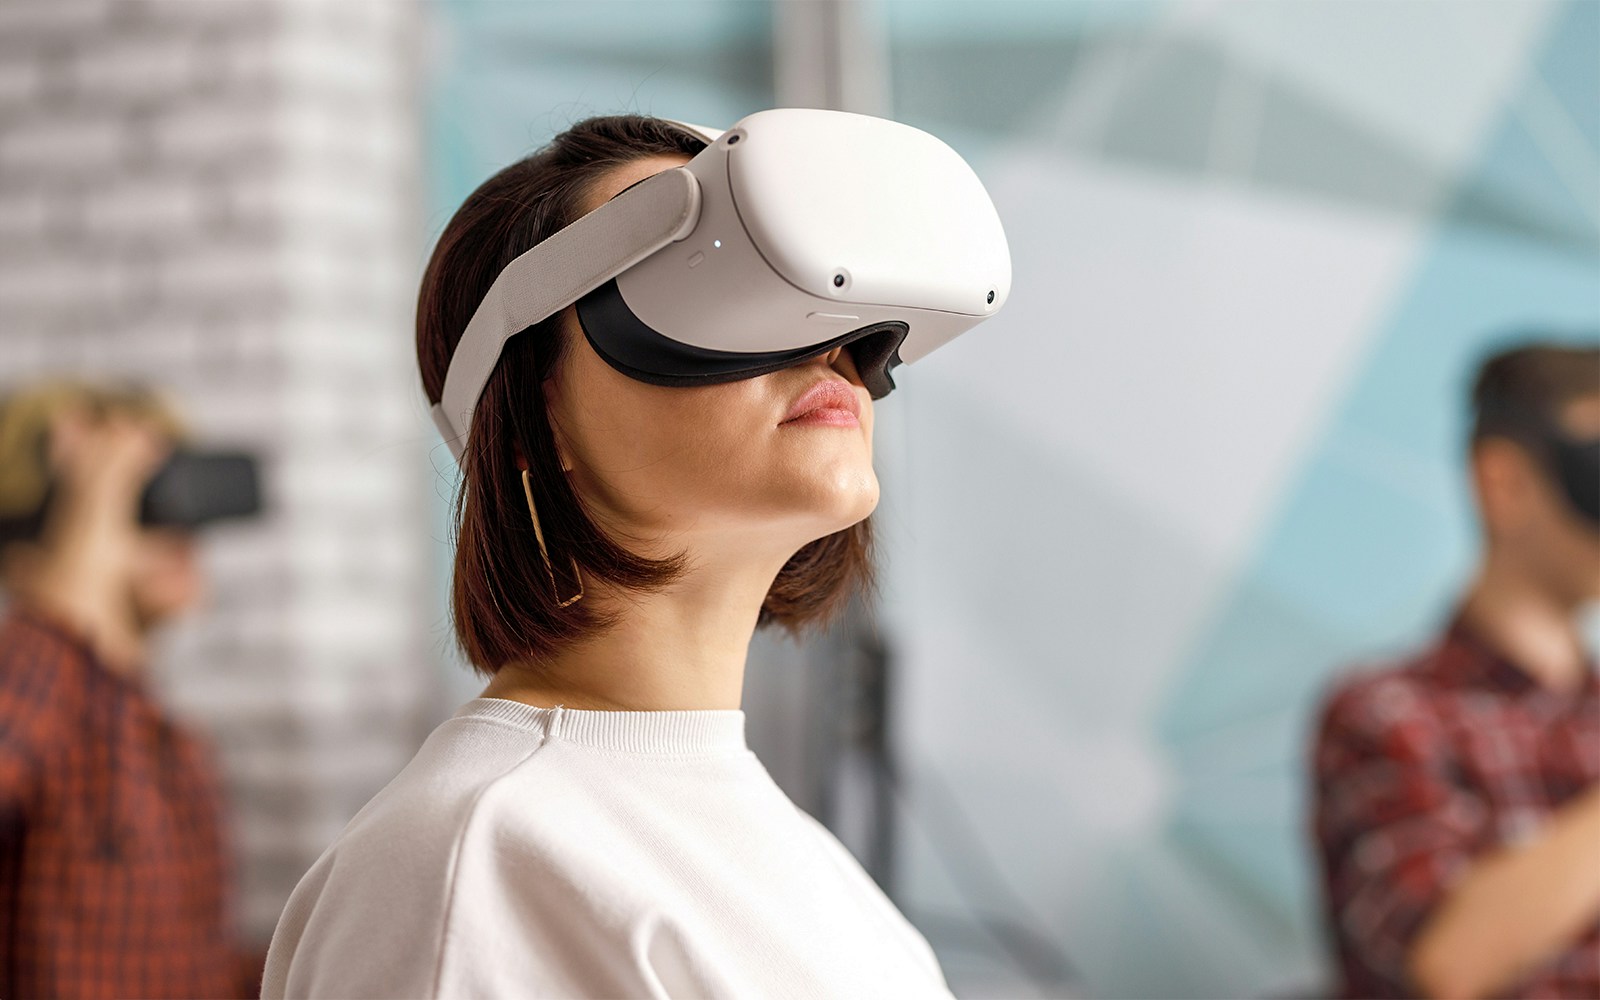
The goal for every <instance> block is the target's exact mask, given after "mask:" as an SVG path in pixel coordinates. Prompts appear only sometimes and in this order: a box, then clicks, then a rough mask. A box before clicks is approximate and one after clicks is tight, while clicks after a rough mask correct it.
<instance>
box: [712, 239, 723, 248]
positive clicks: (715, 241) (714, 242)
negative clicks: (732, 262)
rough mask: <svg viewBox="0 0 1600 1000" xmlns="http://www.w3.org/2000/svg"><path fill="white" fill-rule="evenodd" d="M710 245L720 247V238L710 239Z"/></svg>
mask: <svg viewBox="0 0 1600 1000" xmlns="http://www.w3.org/2000/svg"><path fill="white" fill-rule="evenodd" d="M711 245H712V246H714V247H720V246H722V241H721V240H712V241H711Z"/></svg>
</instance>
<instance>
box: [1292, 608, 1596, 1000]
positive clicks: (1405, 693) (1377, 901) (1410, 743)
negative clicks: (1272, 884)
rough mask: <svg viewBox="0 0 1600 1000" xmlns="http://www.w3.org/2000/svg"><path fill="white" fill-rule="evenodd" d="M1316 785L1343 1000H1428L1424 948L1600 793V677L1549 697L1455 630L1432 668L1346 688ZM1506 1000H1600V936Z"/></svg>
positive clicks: (1375, 675) (1557, 959)
mask: <svg viewBox="0 0 1600 1000" xmlns="http://www.w3.org/2000/svg"><path fill="white" fill-rule="evenodd" d="M1314 770H1315V776H1316V804H1315V819H1314V827H1315V833H1316V839H1317V846H1318V848H1319V852H1320V860H1321V865H1322V877H1323V888H1324V900H1325V903H1326V905H1327V912H1328V924H1329V930H1330V931H1331V932H1332V935H1333V939H1334V941H1335V943H1336V945H1337V950H1338V958H1339V964H1340V967H1341V971H1342V972H1343V975H1344V989H1345V995H1346V996H1350V997H1412V996H1416V995H1417V990H1416V987H1414V986H1413V985H1412V984H1411V983H1410V980H1409V978H1408V976H1407V974H1406V971H1405V970H1406V956H1407V953H1408V952H1409V950H1410V947H1411V943H1412V941H1413V940H1414V939H1415V937H1416V935H1417V932H1418V930H1419V929H1420V928H1421V926H1422V925H1423V923H1424V922H1425V921H1426V920H1427V918H1428V916H1429V914H1430V913H1432V911H1433V909H1434V907H1435V906H1437V905H1438V904H1439V903H1440V902H1441V901H1442V900H1443V898H1444V897H1445V896H1446V895H1447V894H1448V892H1449V891H1450V889H1451V888H1452V886H1453V885H1454V883H1455V881H1456V880H1457V879H1458V878H1460V877H1461V875H1462V874H1463V873H1464V872H1465V870H1466V869H1467V867H1468V865H1469V864H1470V863H1471V862H1472V860H1473V859H1474V858H1475V857H1477V856H1478V855H1481V854H1483V853H1484V852H1487V851H1491V850H1494V849H1495V848H1497V847H1500V846H1502V845H1509V844H1515V843H1517V842H1519V841H1524V840H1526V839H1528V838H1530V837H1532V836H1534V835H1536V834H1537V833H1538V832H1539V830H1540V828H1541V826H1542V825H1543V824H1544V822H1545V821H1546V820H1547V819H1548V818H1549V817H1550V814H1551V813H1553V812H1555V811H1556V810H1557V809H1559V808H1560V807H1561V806H1562V804H1563V803H1566V802H1568V801H1570V800H1571V799H1572V798H1573V797H1574V796H1576V795H1578V793H1579V792H1581V791H1583V790H1584V789H1585V788H1588V787H1589V786H1591V785H1593V784H1595V783H1596V782H1597V781H1600V673H1597V672H1596V671H1595V669H1594V664H1592V663H1591V664H1590V670H1589V671H1588V673H1587V675H1586V676H1585V678H1584V681H1583V683H1582V685H1581V687H1579V688H1578V689H1577V690H1576V691H1569V692H1558V691H1554V690H1551V689H1549V688H1546V687H1544V686H1542V685H1541V684H1540V683H1539V682H1538V681H1536V680H1535V679H1534V678H1532V677H1531V676H1529V675H1528V674H1526V673H1524V672H1523V671H1522V670H1521V669H1519V668H1518V667H1516V666H1515V665H1514V664H1512V663H1511V662H1510V661H1508V660H1507V659H1506V658H1505V657H1503V656H1501V655H1500V654H1498V653H1497V652H1495V651H1494V650H1493V649H1492V648H1490V647H1489V646H1488V645H1487V644H1486V643H1484V642H1483V641H1482V640H1480V639H1478V638H1477V637H1476V636H1475V635H1474V634H1473V633H1472V632H1471V631H1470V630H1469V629H1468V628H1467V627H1466V626H1465V624H1464V623H1463V622H1462V619H1461V617H1460V615H1457V616H1456V617H1455V619H1454V620H1452V621H1451V623H1450V625H1449V627H1448V628H1447V629H1446V631H1445V634H1444V636H1443V637H1442V639H1441V640H1440V642H1439V643H1438V644H1437V645H1436V646H1434V647H1433V648H1432V649H1430V650H1428V651H1427V652H1425V653H1423V654H1422V655H1420V656H1418V657H1416V658H1414V659H1412V660H1410V661H1408V662H1405V663H1401V664H1398V665H1394V666H1390V667H1387V668H1385V669H1378V670H1371V671H1366V672H1363V673H1360V674H1357V675H1356V676H1354V677H1350V678H1346V679H1344V680H1342V681H1341V682H1340V683H1338V684H1337V685H1335V686H1334V688H1333V689H1332V690H1331V691H1330V693H1329V696H1328V699H1327V701H1326V702H1325V704H1324V707H1323V710H1322V714H1321V718H1320V720H1319V726H1318V732H1317V737H1316V746H1315V754H1314ZM1596 849H1600V845H1597V848H1596ZM1502 995H1503V996H1507V997H1585V998H1594V997H1600V921H1596V922H1595V924H1593V925H1591V926H1590V927H1588V928H1587V929H1586V930H1585V931H1584V932H1583V934H1581V935H1580V936H1579V937H1578V938H1577V939H1576V940H1574V941H1572V942H1571V943H1570V945H1569V946H1568V947H1567V948H1566V949H1565V950H1563V951H1561V952H1560V953H1558V954H1555V955H1552V956H1550V957H1549V959H1548V960H1546V961H1544V962H1542V963H1540V964H1539V965H1538V966H1537V967H1536V968H1533V969H1531V970H1529V972H1528V973H1527V974H1526V975H1525V976H1523V978H1521V979H1520V980H1519V981H1517V982H1515V983H1512V984H1510V986H1509V987H1508V989H1507V990H1506V992H1505V993H1503V994H1502Z"/></svg>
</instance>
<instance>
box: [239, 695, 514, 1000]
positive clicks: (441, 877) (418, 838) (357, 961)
mask: <svg viewBox="0 0 1600 1000" xmlns="http://www.w3.org/2000/svg"><path fill="white" fill-rule="evenodd" d="M542 746H543V738H542V736H541V734H539V733H537V732H533V731H529V730H526V729H520V728H517V727H513V726H507V725H505V724H502V723H496V722H494V721H493V720H483V719H476V718H452V719H449V720H446V721H445V722H444V723H442V724H441V725H440V726H439V727H438V728H436V729H435V730H434V731H433V733H431V734H430V735H429V737H428V739H427V740H426V741H425V742H424V743H423V745H422V747H421V748H420V749H419V750H418V751H417V754H416V755H415V756H414V757H413V758H412V759H411V761H410V762H409V763H408V764H407V765H406V766H405V767H404V768H403V769H402V770H401V771H400V773H399V774H397V775H396V776H395V778H394V779H393V780H392V781H390V782H389V784H388V785H386V786H385V787H384V788H383V789H382V790H381V791H380V792H379V793H378V794H377V795H375V796H374V797H373V798H372V800H371V801H369V802H368V803H367V804H366V805H365V806H363V807H362V809H361V810H360V812H358V813H357V814H356V815H355V817H354V818H353V819H351V820H350V822H349V824H347V825H346V826H345V828H344V830H343V831H342V832H341V833H340V834H339V836H338V837H337V838H336V839H335V840H334V842H333V843H332V844H330V845H329V846H328V848H327V849H326V850H325V851H324V852H323V853H322V856H321V857H319V858H318V859H317V861H316V863H315V864H314V865H313V866H312V867H311V869H310V870H309V871H308V872H307V873H306V874H305V876H304V877H303V878H302V879H301V880H300V883H299V884H298V885H297V886H296V887H295V890H294V892H293V893H292V894H291V896H290V898H289V902H288V904H287V906H286V907H285V909H284V912H283V914H282V916H281V917H280V918H279V921H278V926H277V930H276V931H275V933H274V934H273V938H272V944H271V948H270V950H269V953H268V959H267V969H266V974H265V976H264V979H263V997H268V996H284V995H288V996H307V997H311V996H352V997H354V996H416V997H424V996H433V995H434V993H433V990H434V988H435V986H436V980H437V972H438V966H439V962H440V960H441V952H442V949H443V947H444V939H445V931H446V926H447V918H448V916H449V913H450V909H451V906H452V900H453V898H454V896H455V894H456V892H457V886H458V882H459V879H460V868H461V864H460V858H461V854H462V844H463V842H464V841H465V840H466V839H468V838H469V837H476V836H477V835H478V830H479V828H481V827H483V826H484V825H485V821H486V819H487V821H488V823H489V824H490V825H493V823H494V813H495V812H496V811H497V809H496V805H495V799H496V796H495V794H494V790H495V789H496V788H497V787H503V786H504V785H505V784H506V783H507V779H509V778H512V777H513V776H517V775H524V774H526V773H527V772H528V771H529V770H531V769H533V768H534V767H536V766H537V764H536V762H537V761H539V760H540V750H541V748H542ZM375 915H381V916H379V917H377V918H375Z"/></svg>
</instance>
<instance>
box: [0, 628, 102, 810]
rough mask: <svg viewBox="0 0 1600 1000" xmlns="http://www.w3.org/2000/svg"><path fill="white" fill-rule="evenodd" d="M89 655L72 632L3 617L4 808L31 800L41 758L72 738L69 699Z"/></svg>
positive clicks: (0, 757)
mask: <svg viewBox="0 0 1600 1000" xmlns="http://www.w3.org/2000/svg"><path fill="white" fill-rule="evenodd" d="M88 655H89V654H88V650H87V648H86V647H85V646H84V645H83V644H82V643H81V642H80V641H78V640H77V638H76V637H75V636H74V635H73V634H72V633H71V632H69V631H67V630H66V629H65V628H64V627H62V626H59V625H57V624H55V623H53V622H46V621H44V620H42V619H39V618H36V617H35V616H34V615H32V614H31V613H23V612H21V611H17V610H13V611H11V612H10V613H9V614H7V615H6V617H5V618H4V620H3V621H0V809H5V810H11V809H15V808H18V807H19V806H20V805H21V803H22V802H23V801H25V800H26V798H27V797H28V795H29V794H30V792H31V790H32V785H33V783H34V781H35V780H36V778H37V775H38V772H39V766H40V762H41V761H42V760H43V759H44V757H45V756H46V755H47V754H48V753H49V752H50V751H51V749H52V747H55V746H59V745H61V743H62V741H64V740H66V739H68V738H70V732H69V728H68V726H67V723H66V719H67V714H68V713H67V708H68V706H67V704H66V702H67V700H68V698H69V697H70V692H71V691H72V690H73V688H74V686H75V683H76V681H77V679H78V678H79V677H81V675H82V673H83V670H84V668H85V666H86V665H87V660H88Z"/></svg>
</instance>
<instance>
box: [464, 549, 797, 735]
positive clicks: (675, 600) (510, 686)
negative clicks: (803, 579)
mask: <svg viewBox="0 0 1600 1000" xmlns="http://www.w3.org/2000/svg"><path fill="white" fill-rule="evenodd" d="M785 561H786V559H766V560H761V561H756V560H752V559H751V558H749V556H748V555H746V556H745V557H743V558H741V559H738V560H731V559H730V560H723V561H719V562H715V563H713V562H708V561H701V562H698V563H693V562H692V563H691V566H690V569H689V570H688V571H687V572H686V573H685V574H684V576H683V577H682V578H680V579H679V580H678V581H677V582H675V583H674V584H672V585H671V586H670V587H668V588H667V589H665V590H663V591H660V592H658V593H654V594H633V595H626V596H624V595H619V594H617V593H615V592H614V591H610V590H608V589H606V588H604V587H603V586H602V585H599V583H598V581H590V582H589V583H588V584H587V592H586V593H585V595H584V598H583V599H584V600H586V601H587V600H591V599H593V600H597V601H602V602H605V603H606V606H607V607H608V608H609V607H620V608H621V609H622V610H623V614H622V620H621V621H620V622H619V623H618V624H617V626H616V627H615V628H613V629H611V630H609V631H606V632H603V633H601V634H600V635H597V636H595V637H594V638H592V639H589V640H587V641H585V642H584V643H583V644H582V645H580V646H575V647H573V648H571V649H568V650H563V651H562V652H561V653H560V654H558V655H557V656H556V657H555V658H554V659H553V660H552V661H548V662H546V663H542V664H540V665H538V666H532V665H527V664H522V663H512V664H507V665H506V666H504V667H502V668H501V669H500V672H499V673H497V674H496V675H495V677H494V678H493V679H492V680H491V681H490V682H489V686H488V687H487V688H485V689H484V691H483V697H485V698H509V699H511V700H513V701H521V702H525V703H527V704H530V705H536V706H539V707H542V708H553V707H554V706H556V705H565V706H566V707H568V708H576V709H598V710H603V711H670V710H682V709H736V708H738V707H739V706H740V699H741V697H742V695H743V691H744V668H745V659H746V656H747V654H748V653H749V649H750V639H751V636H753V635H754V634H755V627H756V620H757V617H758V616H759V614H760V611H761V602H762V601H763V600H765V599H766V595H767V591H768V590H769V589H770V588H771V586H772V581H773V578H774V577H776V576H777V574H778V570H779V569H781V568H782V566H783V563H784V562H785Z"/></svg>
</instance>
